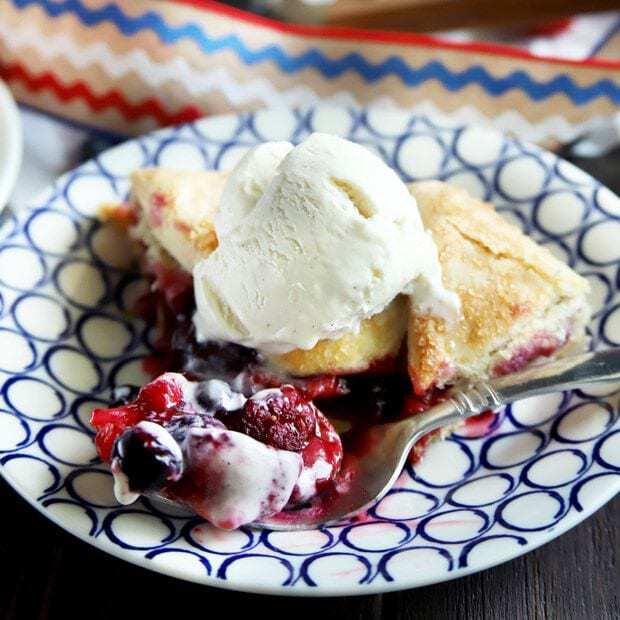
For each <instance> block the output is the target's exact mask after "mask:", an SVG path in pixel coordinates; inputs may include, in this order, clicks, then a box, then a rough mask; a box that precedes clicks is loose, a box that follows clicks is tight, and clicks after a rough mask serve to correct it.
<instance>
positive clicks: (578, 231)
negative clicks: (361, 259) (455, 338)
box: [0, 108, 620, 595]
mask: <svg viewBox="0 0 620 620" xmlns="http://www.w3.org/2000/svg"><path fill="white" fill-rule="evenodd" d="M313 130H321V131H328V132H333V133H338V134H341V135H343V136H346V137H348V138H350V139H352V140H355V141H358V142H361V143H363V144H366V145H368V146H369V147H370V148H372V149H375V150H376V151H377V152H379V153H380V154H381V156H382V157H383V158H384V159H385V160H386V161H387V162H388V163H389V164H390V165H391V166H393V167H394V168H395V169H396V170H398V172H399V173H400V174H401V175H402V177H403V178H404V179H426V178H435V177H437V178H440V179H445V180H447V181H449V182H451V183H455V184H458V185H462V186H465V187H466V188H467V189H468V190H469V191H470V192H472V193H474V194H476V195H477V196H480V197H483V198H485V199H489V200H491V201H493V202H495V203H496V204H497V205H498V206H499V208H500V210H501V211H502V213H503V214H504V215H505V216H506V217H508V218H509V219H511V220H512V221H514V222H516V223H517V224H518V225H519V226H521V227H522V228H523V229H524V230H525V231H526V232H527V233H528V234H530V235H531V236H532V237H533V238H535V239H536V240H538V241H540V242H542V243H544V244H545V245H546V246H548V247H549V248H550V249H551V250H552V251H553V252H554V253H555V254H557V255H558V256H559V257H561V259H562V260H565V261H566V262H568V263H570V264H571V265H572V266H574V267H575V268H576V269H577V270H578V271H579V272H580V273H582V274H583V275H584V276H586V277H587V278H588V279H589V280H590V282H591V284H592V304H593V306H594V308H595V311H596V314H595V316H594V319H593V322H592V325H591V330H592V335H593V344H594V346H597V347H605V346H618V345H620V295H619V293H618V288H619V276H620V274H619V264H620V244H619V243H618V239H620V200H619V199H618V198H617V197H616V196H614V195H613V194H612V193H611V192H610V191H609V190H607V189H605V188H604V187H601V186H600V184H599V183H597V182H596V181H595V180H593V179H592V178H590V177H589V176H587V175H586V174H584V173H583V172H581V171H580V170H578V169H576V168H575V167H573V166H572V165H570V164H568V163H566V162H563V161H560V160H558V159H557V158H556V157H554V156H553V155H551V154H550V153H547V152H544V151H542V150H540V149H538V148H536V147H533V146H531V145H529V144H523V143H521V142H518V141H514V140H510V139H507V138H505V137H503V136H502V135H500V134H498V133H494V132H491V131H488V130H486V129H480V128H475V127H454V126H451V125H450V124H449V123H448V122H447V121H445V122H444V121H438V120H435V121H434V122H431V121H430V120H429V119H428V118H425V117H420V116H411V115H410V114H406V113H402V112H400V113H397V112H395V111H392V112H388V111H378V110H374V111H373V110H366V111H352V110H347V109H342V108H315V109H310V110H304V111H294V112H290V111H266V112H259V113H256V114H243V115H239V116H227V117H221V118H211V119H208V120H204V121H200V122H198V123H196V124H193V125H187V126H182V127H178V128H172V129H166V130H163V131H160V132H158V133H155V134H151V135H148V136H145V137H143V138H140V139H137V140H132V141H130V142H127V143H126V144H123V145H121V146H119V147H116V148H113V149H111V150H109V151H107V152H105V153H104V154H103V155H101V156H100V157H98V158H97V159H95V160H92V161H90V162H88V163H86V164H84V165H83V166H81V167H79V168H78V169H76V170H74V171H72V172H70V173H69V174H66V175H65V176H63V177H62V178H60V179H59V180H58V181H57V182H56V183H55V184H54V186H53V187H50V188H49V190H48V191H47V192H46V193H45V195H43V196H41V197H40V198H39V200H37V201H36V203H35V204H34V206H33V207H32V209H31V210H29V211H27V212H25V213H23V214H22V215H21V217H20V218H19V219H18V221H14V222H10V223H9V224H7V225H5V227H4V228H3V230H2V241H1V242H0V293H1V301H2V305H1V308H2V309H1V315H0V373H1V376H2V403H1V404H0V463H1V467H2V474H3V475H4V477H5V478H6V479H7V480H8V481H9V482H10V484H12V485H13V486H14V487H15V489H17V491H18V492H19V493H21V494H22V495H23V496H24V497H25V498H26V499H27V500H28V501H29V502H31V503H32V504H33V506H35V507H36V508H37V509H38V510H40V511H41V512H42V513H43V514H45V515H46V516H48V517H49V518H50V519H52V520H53V521H55V522H56V523H58V524H59V525H60V526H61V527H63V528H65V529H66V530H68V531H69V532H71V533H73V534H75V535H76V536H79V537H80V538H82V539H84V540H86V541H88V542H89V543H90V544H92V545H95V546H97V547H99V548H101V549H103V550H105V551H107V552H108V553H112V554H114V555H116V556H118V557H120V558H122V559H125V560H128V561H130V562H134V563H136V564H140V565H142V566H145V567H147V568H150V569H152V570H157V571H161V572H163V573H166V574H169V575H174V576H176V577H181V578H183V579H188V580H192V581H197V582H200V583H206V584H209V585H213V586H219V587H225V588H233V589H239V590H248V591H256V592H269V593H277V594H299V595H302V594H303V595H312V594H314V595H344V594H363V593H371V592H383V591H388V590H397V589H402V588H411V587H414V586H421V585H424V584H429V583H434V582H438V581H442V580H446V579H452V578H454V577H459V576H461V575H464V574H466V573H471V572H474V571H479V570H481V569H484V568H487V567H490V566H494V565H495V564H498V563H500V562H505V561H506V560H509V559H511V558H514V557H515V556H518V555H520V554H522V553H525V552H527V551H529V550H531V549H533V548H535V547H537V546H539V545H541V544H543V543H545V542H547V541H549V540H551V539H553V538H554V537H556V536H558V535H559V534H561V533H562V532H564V531H565V530H567V529H569V528H571V527H573V526H574V525H576V524H577V523H579V522H580V521H582V520H583V519H585V518H586V517H587V516H588V515H590V514H591V513H592V512H593V511H595V510H596V509H597V508H599V507H600V506H602V505H603V504H604V503H605V502H607V501H608V500H609V499H610V498H611V497H613V496H614V495H615V494H616V493H617V492H618V490H620V423H619V422H618V410H617V405H618V397H617V394H618V392H619V391H620V385H618V386H615V387H614V386H612V387H609V386H606V387H605V388H596V389H593V388H584V389H581V390H575V391H574V392H567V393H563V394H554V395H552V396H545V397H541V398H536V399H530V400H528V401H522V402H520V403H518V404H516V405H514V406H512V407H508V408H507V409H506V410H505V412H503V415H502V416H501V421H500V422H499V423H498V424H497V425H496V427H495V428H494V429H493V431H492V433H491V434H490V435H488V436H486V437H481V438H475V437H463V436H458V435H455V436H452V437H451V438H449V439H448V440H446V441H444V442H443V443H439V444H436V445H433V446H432V447H431V448H430V450H429V451H428V454H427V456H426V458H425V459H424V460H423V462H422V463H421V464H420V465H417V466H415V467H408V468H407V469H406V471H404V472H403V474H402V476H401V477H400V479H399V480H398V483H397V484H396V486H395V488H394V489H393V490H392V491H391V492H390V493H389V495H387V497H385V498H384V499H383V500H382V501H381V502H380V503H379V504H378V505H376V506H374V507H373V508H372V509H371V510H370V511H369V512H368V514H367V516H366V518H363V519H362V520H361V521H357V522H355V523H343V524H342V525H340V526H338V527H330V528H325V529H317V530H314V531H308V532H303V533H292V534H287V533H281V532H270V531H256V530H252V529H248V528H246V529H242V530H239V531H235V532H223V531H218V530H216V529H214V528H212V527H210V526H209V525H207V524H206V523H204V522H202V521H201V520H200V519H197V518H195V517H192V516H189V515H187V514H181V513H178V514H177V513H175V512H171V511H170V509H165V508H163V507H161V506H155V505H153V504H151V503H149V502H148V501H147V500H144V499H143V500H141V501H140V502H139V503H137V504H136V505H134V506H131V507H120V506H119V505H117V503H116V502H115V501H114V497H113V494H112V480H111V476H110V474H109V472H108V470H107V468H106V467H105V466H103V465H102V464H101V463H100V462H99V461H98V460H97V458H96V454H95V450H94V447H93V443H92V431H91V429H90V427H89V425H88V418H89V414H90V411H91V409H92V408H93V406H95V405H98V404H100V403H103V402H105V401H106V398H107V397H108V394H109V389H110V387H111V386H113V385H115V384H123V383H131V382H137V383H141V382H143V381H144V380H145V379H146V377H143V376H142V371H141V364H140V357H141V356H142V355H144V354H146V353H147V352H148V351H149V349H150V347H151V339H152V333H151V331H150V330H149V329H148V327H146V326H145V325H144V324H143V323H141V322H140V321H138V320H134V319H132V318H131V317H130V316H129V315H128V313H127V312H126V309H127V308H128V307H129V306H130V305H131V300H132V299H135V297H136V295H138V294H139V293H140V291H142V290H143V289H144V285H145V283H144V282H143V281H142V280H141V279H140V277H139V275H137V274H136V273H134V272H132V271H131V270H130V265H129V264H128V262H127V256H128V253H127V252H126V251H124V250H123V239H122V238H121V237H120V236H119V235H118V234H115V233H114V232H113V231H111V230H110V229H108V228H106V227H102V226H101V225H100V224H99V223H98V222H97V220H96V219H95V218H94V215H95V211H96V208H97V205H98V204H99V203H101V202H102V201H107V200H110V201H114V200H118V199H121V198H123V197H124V196H125V194H126V191H127V174H128V173H129V172H131V171H132V170H134V169H135V168H138V167H140V166H145V165H154V164H156V165H161V166H177V167H185V168H205V167H206V168H228V167H231V166H232V165H233V164H234V163H235V162H236V161H237V160H238V159H239V157H240V156H241V155H242V154H243V152H244V151H245V150H246V149H247V147H249V146H251V145H253V144H256V143H258V142H262V141H264V140H292V141H299V140H300V139H302V138H303V137H304V136H305V135H307V134H308V133H309V132H311V131H313Z"/></svg>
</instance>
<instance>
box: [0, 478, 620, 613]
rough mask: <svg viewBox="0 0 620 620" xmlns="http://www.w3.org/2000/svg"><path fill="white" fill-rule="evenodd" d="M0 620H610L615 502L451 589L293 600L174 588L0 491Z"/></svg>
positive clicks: (616, 545)
mask: <svg viewBox="0 0 620 620" xmlns="http://www.w3.org/2000/svg"><path fill="white" fill-rule="evenodd" d="M0 506H1V507H2V521H1V523H2V529H1V534H0V565H1V566H2V576H1V577H0V618H1V619H2V620H13V619H18V620H23V619H26V620H30V619H37V618H41V619H44V618H62V619H63V620H65V619H67V618H71V617H74V616H73V614H76V617H78V618H84V619H85V620H100V619H101V620H103V619H105V620H120V619H123V620H124V619H125V618H136V620H155V619H156V618H167V619H169V620H180V619H181V618H183V617H184V616H187V617H188V618H191V619H196V620H198V619H200V620H202V619H203V618H204V620H208V619H209V618H213V617H214V616H216V615H217V616H220V615H224V617H225V618H226V620H237V615H236V614H237V613H239V614H243V615H241V616H239V617H240V618H241V619H242V620H262V618H274V619H276V618H285V619H293V620H298V619H299V620H301V619H302V618H305V617H308V616H307V614H308V613H311V614H312V616H313V617H315V618H316V620H331V619H332V618H334V619H336V618H337V619H338V620H350V619H351V620H352V619H353V618H356V619H360V620H366V619H383V618H385V619H389V620H400V619H403V620H404V619H414V618H415V619H416V620H424V619H429V620H430V619H432V620H440V619H441V620H443V619H444V618H464V619H467V620H472V619H478V618H484V619H490V620H500V619H504V618H506V619H509V620H529V619H533V618H536V619H538V618H544V619H549V620H560V619H561V620H569V619H584V620H585V619H588V620H599V619H600V620H617V619H618V618H620V594H619V591H620V561H619V557H618V555H619V552H620V497H617V498H616V499H615V500H613V501H612V502H611V503H609V504H608V505H607V506H606V507H604V508H602V509H601V510H599V511H598V512H597V513H596V514H595V515H593V516H592V517H591V518H589V519H587V520H586V521H585V522H584V523H582V524H581V525H579V526H577V527H576V528H575V529H573V530H571V531H570V532H568V533H566V534H564V535H563V536H561V537H560V538H558V539H556V540H554V541H553V542H551V543H549V544H547V545H545V546H543V547H541V548H540V549H537V550H536V551H534V552H532V553H530V554H528V555H525V556H521V557H520V558H517V559H515V560H513V561H512V562H508V563H506V564H503V565H501V566H498V567H496V568H492V569H489V570H486V571H483V572H481V573H477V574H476V575H471V576H469V577H464V578H462V579H458V580H456V581H449V582H447V583H443V584H438V585H435V586H429V587H426V588H419V589H417V590H408V591H405V592H393V593H391V594H383V595H376V596H360V597H351V598H336V599H335V598H329V599H303V600H302V599H299V598H286V597H274V596H258V595H250V594H241V593H237V592H226V591H224V590H216V589H214V588H207V587H206V586H199V585H196V584H192V583H186V582H182V581H177V580H174V579H172V578H170V577H164V576H162V575H158V574H156V573H151V572H149V571H147V570H144V569H142V568H139V567H137V566H133V565H132V564H128V563H126V562H123V561H122V560H118V559H116V558H114V557H112V556H109V555H107V554H105V553H103V552H102V551H99V550H97V549H94V548H93V547H91V546H90V545H87V544H86V543H84V542H82V541H80V540H78V539H76V538H74V537H73V536H71V535H70V534H67V533H66V532H65V531H63V530H62V529H60V528H59V527H58V526H56V525H54V524H53V523H51V522H50V521H48V520H47V519H46V518H45V517H43V516H42V515H41V514H39V513H38V512H37V511H36V510H34V509H33V508H31V507H30V505H28V504H27V503H26V502H25V501H24V500H23V499H21V497H19V496H18V495H17V493H16V492H15V491H14V490H13V489H11V488H10V487H9V486H8V484H6V482H4V481H1V482H0Z"/></svg>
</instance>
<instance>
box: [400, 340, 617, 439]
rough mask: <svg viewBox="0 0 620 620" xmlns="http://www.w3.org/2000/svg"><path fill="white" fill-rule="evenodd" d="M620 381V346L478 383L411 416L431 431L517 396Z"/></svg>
mask: <svg viewBox="0 0 620 620" xmlns="http://www.w3.org/2000/svg"><path fill="white" fill-rule="evenodd" d="M614 381H618V382H620V348H616V349H608V350H606V351H597V352H595V353H583V354H581V355H574V356H571V357H564V358H561V359H559V360H556V361H555V362H550V363H549V364H543V365H540V366H532V367H531V368H528V369H527V370H523V371H521V372H516V373H514V374H510V375H504V376H503V377H498V378H496V379H492V380H491V381H487V382H480V383H476V384H474V385H472V386H470V387H468V388H466V389H464V390H459V391H455V392H453V393H452V394H450V398H448V399H447V400H446V401H444V402H443V403H440V404H439V405H437V406H435V407H433V408H432V409H429V410H428V411H425V412H424V413H421V414H419V415H416V416H414V417H413V418H410V420H411V422H412V423H413V422H414V420H415V422H416V424H415V426H416V432H417V433H419V432H429V431H432V430H435V429H436V428H439V427H441V426H445V425H447V424H453V423H454V422H457V421H459V420H463V419H466V418H470V417H472V416H474V415H478V414H479V413H482V412H483V411H489V410H490V411H495V410H496V409H499V408H500V407H502V406H503V405H506V404H508V403H512V402H514V401H516V400H521V399H523V398H529V397H530V396H537V395H540V394H548V393H550V392H560V391H562V390H566V389H569V388H574V387H576V386H577V385H581V384H585V383H608V382H614Z"/></svg>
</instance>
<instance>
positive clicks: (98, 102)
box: [0, 63, 204, 126]
mask: <svg viewBox="0 0 620 620" xmlns="http://www.w3.org/2000/svg"><path fill="white" fill-rule="evenodd" d="M0 77H2V78H3V79H4V80H5V81H7V82H11V81H15V82H21V83H22V84H24V86H26V88H27V89H28V90H29V91H30V92H33V93H36V92H39V91H41V90H48V91H51V92H53V93H54V94H55V95H56V97H58V99H59V100H60V101H72V100H74V99H81V100H83V101H85V102H86V103H87V104H88V107H89V108H90V109H91V110H92V111H93V112H101V111H102V110H106V109H108V108H113V109H116V110H118V111H119V112H120V113H121V114H122V115H123V117H124V118H126V119H127V120H128V121H135V120H137V119H139V118H143V117H145V116H147V117H151V118H154V119H155V120H156V121H157V123H158V124H159V125H162V126H163V125H175V124H177V123H186V122H188V121H193V120H196V119H197V118H200V117H201V116H204V113H203V112H202V110H200V108H199V107H198V106H195V105H188V106H185V107H184V108H181V109H180V110H179V111H178V112H176V113H171V112H168V111H167V110H166V109H165V108H164V107H163V105H162V104H161V102H159V101H158V100H157V99H153V98H152V97H149V98H148V99H144V100H143V101H141V102H140V103H131V102H130V101H127V99H125V97H124V96H123V95H122V94H121V93H120V92H119V91H118V90H115V89H111V90H108V91H107V92H105V93H104V94H101V95H97V94H95V93H93V91H92V90H91V89H90V87H89V86H88V84H86V83H85V82H82V81H80V80H77V81H75V82H73V83H72V84H63V83H62V82H61V81H60V80H59V79H58V77H57V76H55V75H54V74H53V73H52V72H50V71H45V72H43V73H40V74H38V75H34V74H32V73H30V72H29V71H28V69H27V68H26V67H24V66H23V65H22V64H20V63H10V64H5V65H1V66H0Z"/></svg>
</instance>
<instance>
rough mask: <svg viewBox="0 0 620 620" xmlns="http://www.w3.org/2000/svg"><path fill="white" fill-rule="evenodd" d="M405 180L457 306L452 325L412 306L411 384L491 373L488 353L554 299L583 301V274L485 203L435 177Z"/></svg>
mask: <svg viewBox="0 0 620 620" xmlns="http://www.w3.org/2000/svg"><path fill="white" fill-rule="evenodd" d="M409 187H410V190H411V193H412V194H413V195H414V196H415V198H416V200H417V202H418V208H419V209H420V214H421V216H422V219H423V221H424V224H425V226H426V227H427V229H429V230H430V232H431V233H432V235H433V239H434V240H435V243H436V244H437V248H438V251H439V259H440V262H441V266H442V274H443V283H444V285H445V287H446V288H447V289H449V290H452V291H454V292H456V293H457V294H458V295H459V298H460V300H461V307H462V318H461V320H459V321H458V322H457V323H456V324H455V325H452V326H448V325H446V323H445V321H444V320H442V319H440V318H436V317H431V316H422V315H417V314H416V313H412V314H411V318H410V322H409V327H408V350H409V369H410V374H411V376H412V380H413V382H414V387H415V388H416V391H419V392H423V391H425V390H427V389H429V388H430V387H432V386H433V385H435V384H442V383H443V382H445V381H450V380H453V379H454V378H458V377H462V376H472V375H473V376H476V375H479V376H484V375H487V374H489V366H490V364H491V361H492V357H493V355H494V354H495V353H496V352H498V351H501V350H503V349H505V348H506V347H509V346H510V344H511V342H516V341H517V340H519V341H520V339H521V337H522V336H523V335H524V334H526V333H527V332H528V331H529V330H531V329H532V328H533V326H534V325H538V324H539V323H540V322H541V321H543V322H544V317H545V315H546V313H548V312H549V311H550V309H552V308H553V307H554V306H560V305H562V304H567V303H568V304H569V305H570V303H571V302H573V301H574V302H576V304H577V305H580V304H581V305H583V304H585V299H584V298H585V294H586V293H587V291H588V288H589V287H588V283H587V281H586V280H585V279H583V278H582V277H581V276H579V275H578V274H576V273H575V272H574V271H572V269H570V268H569V267H568V266H567V265H565V264H564V263H562V262H560V261H559V260H558V259H556V258H555V257H554V256H553V255H552V254H551V252H549V251H548V250H547V249H545V248H544V247H542V246H539V245H537V244H536V243H535V242H534V241H533V240H532V239H530V238H529V237H527V236H525V235H524V234H523V233H522V232H521V231H520V230H519V229H517V228H516V227H515V226H513V225H512V224H509V223H508V222H507V221H506V220H504V219H503V218H502V217H501V216H500V215H499V214H497V213H496V212H495V210H494V209H493V207H492V206H491V205H489V204H486V203H483V202H481V201H479V200H476V199H475V198H473V197H471V196H470V195H469V194H468V193H467V192H466V191H464V190H462V189H460V188H457V187H453V186H450V185H447V184H445V183H441V182H438V181H428V182H422V183H413V184H411V185H410V186H409ZM541 325H542V323H541Z"/></svg>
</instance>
